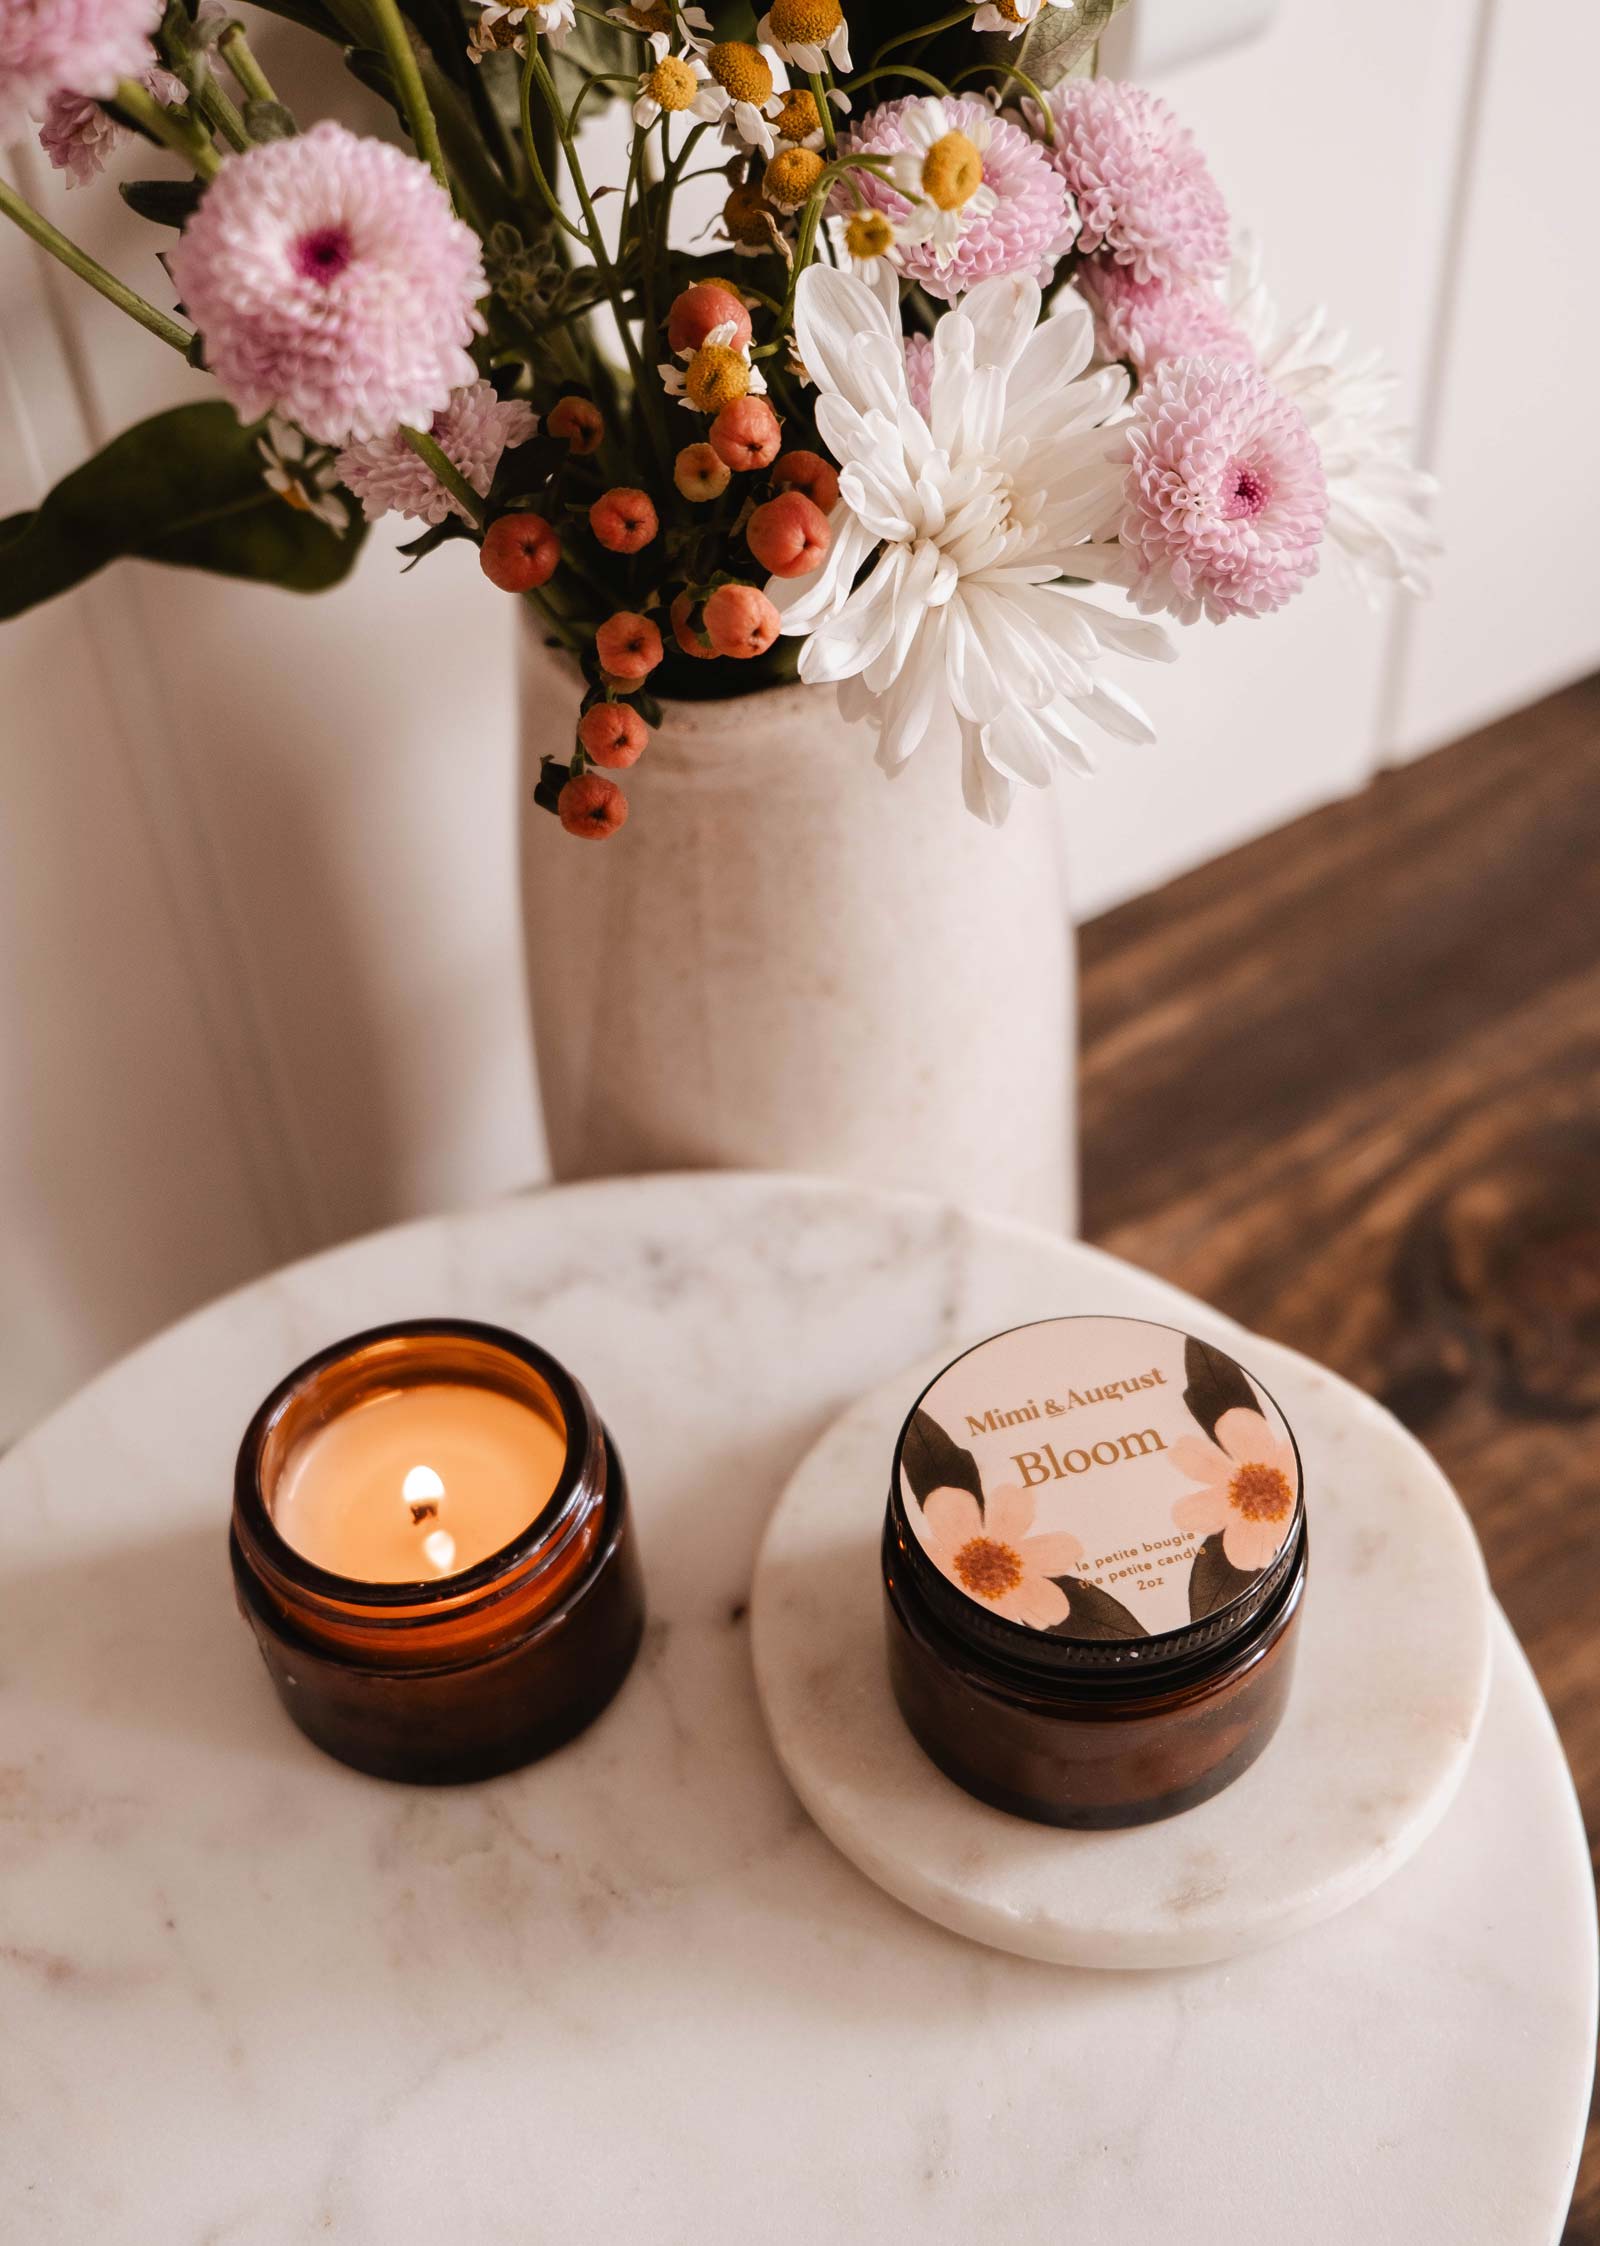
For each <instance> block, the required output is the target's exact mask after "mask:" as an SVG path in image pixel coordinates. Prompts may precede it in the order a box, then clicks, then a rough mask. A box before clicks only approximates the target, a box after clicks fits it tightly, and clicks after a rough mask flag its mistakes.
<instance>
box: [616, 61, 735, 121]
mask: <svg viewBox="0 0 1600 2246" xmlns="http://www.w3.org/2000/svg"><path fill="white" fill-rule="evenodd" d="M721 96H722V89H721V87H720V86H718V85H716V84H714V83H713V81H712V77H711V73H710V71H709V70H707V68H706V66H705V64H704V63H703V62H702V61H701V60H700V57H699V56H698V55H696V54H688V55H663V56H662V58H661V60H660V61H659V62H658V63H656V64H655V65H654V66H653V67H652V68H651V69H649V70H642V71H640V73H639V87H638V94H637V98H636V99H635V101H634V104H633V121H634V123H635V124H636V125H653V124H654V123H655V121H656V119H657V118H658V117H680V116H683V115H685V114H688V115H690V116H695V117H702V118H707V119H715V118H716V117H718V116H719V115H720V114H721V111H722V109H723V107H724V106H725V104H724V103H723V101H722V98H721Z"/></svg>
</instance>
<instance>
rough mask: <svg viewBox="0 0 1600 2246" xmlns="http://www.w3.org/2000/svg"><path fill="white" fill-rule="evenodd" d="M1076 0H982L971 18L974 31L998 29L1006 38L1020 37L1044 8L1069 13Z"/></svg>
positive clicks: (1035, 20) (1040, 14) (1041, 13)
mask: <svg viewBox="0 0 1600 2246" xmlns="http://www.w3.org/2000/svg"><path fill="white" fill-rule="evenodd" d="M1076 5H1077V0H984V5H983V6H982V7H981V8H980V9H979V10H978V12H977V14H976V15H975V16H974V17H973V19H972V28H973V30H974V31H999V32H1002V33H1004V35H1005V37H1006V38H1007V39H1020V38H1021V37H1022V34H1023V33H1024V32H1025V31H1026V30H1027V28H1028V26H1029V24H1030V23H1034V22H1037V20H1038V18H1039V17H1040V16H1042V15H1043V14H1044V12H1045V10H1046V8H1063V9H1065V10H1066V12H1067V13H1068V14H1069V15H1070V14H1071V13H1072V10H1073V8H1074V7H1075V6H1076Z"/></svg>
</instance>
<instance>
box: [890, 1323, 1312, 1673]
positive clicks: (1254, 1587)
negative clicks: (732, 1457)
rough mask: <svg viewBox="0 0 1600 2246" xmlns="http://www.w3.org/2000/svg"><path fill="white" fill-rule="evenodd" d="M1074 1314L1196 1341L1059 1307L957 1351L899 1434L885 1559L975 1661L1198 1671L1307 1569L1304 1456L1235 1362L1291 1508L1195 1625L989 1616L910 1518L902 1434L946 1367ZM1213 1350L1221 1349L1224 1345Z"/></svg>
mask: <svg viewBox="0 0 1600 2246" xmlns="http://www.w3.org/2000/svg"><path fill="white" fill-rule="evenodd" d="M1079 1319H1082V1320H1083V1321H1085V1322H1086V1323H1087V1322H1095V1323H1099V1322H1106V1323H1112V1322H1115V1323H1118V1324H1121V1325H1128V1326H1145V1327H1148V1328H1151V1329H1152V1330H1154V1331H1157V1332H1161V1333H1169V1334H1177V1335H1179V1336H1180V1337H1181V1338H1182V1339H1183V1340H1185V1341H1188V1340H1191V1339H1195V1340H1198V1339H1199V1338H1200V1337H1199V1336H1198V1335H1194V1336H1191V1335H1190V1333H1189V1332H1188V1329H1187V1328H1186V1327H1183V1326H1174V1325H1170V1324H1168V1323H1167V1322H1166V1321H1165V1320H1164V1319H1160V1318H1134V1317H1129V1316H1127V1315H1126V1314H1124V1313H1121V1312H1118V1311H1063V1312H1060V1313H1058V1314H1057V1315H1056V1316H1055V1317H1051V1318H1027V1319H1024V1320H1023V1321H1022V1322H1021V1323H1020V1324H1019V1325H1016V1326H1008V1327H1005V1328H1004V1329H1003V1330H1002V1331H1001V1332H1000V1333H997V1334H990V1335H987V1336H986V1337H985V1339H984V1340H982V1341H975V1342H974V1343H973V1344H972V1347H971V1348H970V1349H963V1350H959V1351H958V1352H957V1354H956V1355H955V1356H954V1357H952V1358H951V1359H950V1362H949V1364H947V1365H942V1366H941V1367H940V1368H939V1370H938V1372H936V1373H935V1374H934V1375H933V1378H932V1379H931V1380H929V1381H927V1382H926V1383H925V1384H924V1386H923V1388H922V1390H921V1393H920V1394H919V1395H918V1396H917V1398H916V1400H915V1401H914V1402H913V1404H912V1405H911V1408H910V1410H909V1411H908V1412H907V1413H906V1416H905V1419H904V1421H903V1423H902V1425H901V1429H900V1433H899V1435H898V1436H897V1437H896V1438H895V1446H894V1458H893V1461H892V1463H891V1465H890V1469H889V1511H888V1519H887V1522H886V1541H885V1547H884V1550H885V1556H886V1557H887V1555H888V1550H889V1543H890V1541H891V1540H892V1541H893V1543H894V1544H896V1545H897V1546H898V1547H899V1549H900V1550H901V1551H902V1552H903V1554H904V1557H905V1575H906V1578H907V1580H908V1582H909V1584H910V1585H912V1586H914V1587H915V1590H916V1594H917V1596H918V1598H919V1599H920V1600H921V1602H922V1604H923V1605H924V1606H925V1607H926V1608H927V1610H928V1611H929V1612H930V1613H931V1614H933V1615H934V1616H935V1617H936V1618H937V1620H938V1621H940V1622H941V1623H942V1624H943V1625H944V1627H945V1629H946V1630H947V1631H948V1632H949V1633H950V1635H951V1636H952V1637H953V1638H955V1639H957V1640H958V1641H959V1642H960V1643H961V1644H963V1645H965V1646H966V1647H967V1648H968V1650H969V1651H971V1652H973V1653H975V1654H977V1655H978V1656H979V1657H980V1658H994V1659H997V1660H999V1661H1001V1662H1003V1663H1004V1664H1006V1665H1007V1666H1009V1667H1010V1668H1012V1669H1014V1670H1020V1671H1024V1672H1026V1673H1027V1674H1029V1675H1032V1676H1035V1677H1059V1678H1063V1679H1065V1678H1069V1677H1085V1676H1096V1675H1106V1674H1108V1673H1114V1674H1116V1675H1118V1676H1119V1677H1121V1678H1123V1679H1124V1680H1131V1679H1132V1678H1134V1677H1135V1676H1139V1675H1148V1676H1157V1675H1159V1676H1160V1677H1161V1678H1162V1679H1163V1680H1164V1681H1170V1679H1171V1675H1172V1672H1173V1671H1174V1670H1177V1669H1187V1668H1191V1667H1201V1668H1203V1667H1205V1665H1206V1664H1207V1662H1208V1661H1218V1662H1220V1661H1222V1660H1223V1659H1224V1658H1225V1657H1226V1656H1227V1655H1228V1654H1231V1653H1233V1652H1234V1651H1235V1650H1236V1649H1237V1648H1238V1647H1239V1646H1240V1645H1241V1644H1242V1642H1243V1641H1244V1640H1245V1639H1246V1638H1247V1637H1248V1636H1249V1635H1250V1634H1251V1633H1252V1631H1253V1630H1254V1629H1255V1628H1256V1626H1257V1625H1258V1624H1263V1623H1266V1622H1270V1620H1271V1618H1272V1615H1273V1614H1274V1613H1275V1612H1276V1610H1277V1606H1278V1603H1279V1594H1280V1593H1281V1592H1283V1591H1284V1590H1285V1588H1286V1586H1288V1585H1289V1584H1291V1583H1292V1582H1293V1579H1294V1577H1295V1576H1296V1575H1297V1573H1298V1572H1299V1571H1300V1570H1301V1569H1302V1568H1303V1567H1304V1565H1305V1556H1306V1549H1307V1540H1306V1525H1305V1508H1306V1495H1305V1462H1304V1460H1303V1459H1302V1458H1301V1455H1300V1444H1299V1441H1298V1439H1297V1438H1296V1435H1295V1432H1294V1429H1293V1428H1292V1427H1291V1426H1290V1424H1289V1420H1288V1415H1287V1414H1286V1413H1285V1411H1284V1409H1283V1407H1282V1405H1281V1404H1280V1403H1279V1402H1278V1400H1277V1398H1276V1397H1275V1396H1274V1395H1273V1393H1272V1391H1271V1389H1269V1388H1268V1387H1267V1385H1266V1383H1265V1382H1264V1381H1263V1380H1260V1379H1258V1378H1257V1376H1256V1375H1255V1374H1254V1373H1253V1372H1251V1371H1250V1369H1249V1367H1248V1366H1247V1365H1242V1364H1241V1365H1239V1370H1240V1371H1241V1372H1242V1373H1244V1374H1245V1376H1246V1378H1247V1379H1248V1380H1249V1381H1250V1383H1251V1385H1252V1386H1253V1387H1255V1388H1258V1389H1259V1390H1260V1392H1261V1394H1262V1395H1263V1396H1265V1397H1266V1399H1267V1401H1268V1402H1269V1403H1270V1404H1271V1405H1272V1408H1273V1410H1274V1411H1275V1412H1276V1413H1277V1415H1278V1418H1279V1419H1280V1421H1281V1422H1282V1424H1283V1429H1284V1433H1285V1434H1286V1435H1287V1436H1288V1439H1289V1446H1290V1448H1291V1450H1292V1451H1293V1452H1294V1468H1295V1503H1294V1514H1293V1517H1292V1519H1291V1521H1290V1524H1289V1533H1288V1534H1287V1535H1286V1536H1285V1538H1284V1540H1283V1543H1282V1545H1281V1546H1280V1547H1279V1550H1278V1551H1277V1553H1276V1554H1275V1555H1274V1557H1273V1558H1272V1559H1271V1560H1270V1561H1269V1562H1268V1564H1267V1566H1266V1567H1265V1568H1263V1569H1262V1571H1261V1573H1260V1574H1259V1575H1257V1576H1255V1577H1254V1578H1253V1579H1252V1580H1251V1582H1250V1583H1249V1584H1248V1585H1247V1586H1246V1588H1245V1589H1244V1590H1242V1591H1241V1592H1240V1593H1239V1595H1238V1596H1237V1597H1236V1598H1234V1599H1231V1600H1230V1601H1229V1602H1228V1604H1227V1605H1226V1606H1225V1607H1219V1608H1218V1609H1217V1611H1216V1612H1215V1613H1214V1614H1208V1615H1203V1616H1202V1617H1201V1618H1200V1619H1199V1620H1198V1621H1195V1622H1188V1623H1185V1624H1183V1625H1182V1626H1181V1627H1180V1628H1178V1629H1176V1630H1162V1631H1159V1632H1157V1633H1155V1634H1154V1635H1153V1636H1149V1637H1143V1638H1074V1637H1072V1636H1071V1635H1070V1633H1067V1632H1062V1633H1061V1634H1059V1635H1058V1634H1057V1633H1055V1632H1053V1631H1048V1630H1034V1629H1030V1628H1029V1627H1028V1626H1027V1624H1025V1623H1021V1622H1012V1621H1010V1620H1009V1619H1008V1618H1007V1617H1006V1616H1004V1615H999V1614H990V1613H988V1612H986V1611H985V1610H984V1609H983V1608H981V1607H979V1606H977V1605H976V1604H975V1603H974V1602H973V1600H971V1599H970V1598H969V1597H968V1596H967V1594H966V1593H965V1592H964V1591H962V1590H960V1589H958V1587H957V1586H956V1585H955V1584H953V1583H952V1582H951V1581H950V1580H949V1578H948V1577H947V1576H946V1575H944V1574H943V1573H941V1571H940V1570H939V1569H938V1568H937V1567H936V1566H935V1565H934V1563H933V1561H932V1560H931V1559H930V1558H929V1556H928V1554H927V1552H926V1551H925V1550H924V1548H923V1544H922V1539H921V1538H920V1537H919V1536H918V1534H917V1532H916V1529H915V1527H914V1525H913V1524H912V1522H911V1520H910V1519H909V1517H908V1516H907V1512H906V1506H905V1494H904V1492H905V1477H904V1475H903V1473H902V1471H901V1461H902V1455H903V1452H904V1449H905V1440H906V1435H907V1432H908V1431H909V1429H910V1426H911V1423H912V1421H913V1420H914V1419H915V1417H916V1415H917V1413H918V1412H919V1411H920V1410H921V1408H922V1406H923V1404H924V1402H925V1401H926V1399H927V1397H928V1396H929V1394H930V1393H931V1392H932V1390H933V1389H935V1388H936V1387H937V1386H938V1385H939V1382H940V1381H941V1380H943V1379H944V1377H945V1375H946V1373H948V1372H949V1371H950V1370H951V1369H952V1367H953V1366H956V1365H959V1364H960V1363H961V1362H962V1361H963V1359H965V1358H967V1357H971V1356H973V1355H974V1354H975V1353H976V1352H977V1351H978V1350H980V1349H987V1348H989V1347H990V1346H991V1345H992V1344H993V1343H994V1342H997V1341H1003V1340H1004V1339H1005V1338H1006V1335H1007V1334H1013V1333H1026V1332H1028V1331H1029V1330H1030V1329H1031V1328H1033V1327H1035V1326H1069V1325H1072V1324H1074V1323H1075V1322H1076V1321H1078V1320H1079ZM1213 1346H1215V1347H1219V1348H1220V1347H1221V1345H1220V1344H1213ZM1223 1354H1224V1355H1226V1356H1230V1357H1231V1356H1232V1354H1233V1353H1232V1351H1231V1350H1225V1351H1224V1352H1223ZM1234 1362H1235V1364H1238V1362H1239V1361H1238V1359H1237V1358H1234Z"/></svg>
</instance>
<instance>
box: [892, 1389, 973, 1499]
mask: <svg viewBox="0 0 1600 2246" xmlns="http://www.w3.org/2000/svg"><path fill="white" fill-rule="evenodd" d="M900 1465H901V1468H902V1470H903V1472H904V1474H905V1478H906V1480H907V1482H908V1483H909V1484H910V1485H911V1489H912V1492H913V1494H914V1496H915V1497H916V1500H917V1503H918V1504H919V1505H923V1504H925V1503H926V1502H927V1500H928V1498H929V1497H930V1496H931V1495H932V1493H933V1492H934V1491H935V1490H970V1491H971V1493H972V1495H973V1496H974V1497H975V1498H976V1499H977V1501H978V1504H979V1507H980V1508H981V1507H982V1505H983V1483H982V1482H981V1481H980V1480H979V1478H978V1463H977V1460H976V1459H975V1458H974V1457H973V1455H972V1453H971V1451H964V1450H963V1449H962V1448H961V1446H960V1444H959V1443H956V1442H953V1441H952V1440H951V1438H950V1437H949V1436H948V1435H947V1434H946V1433H945V1431H944V1429H943V1428H942V1427H941V1426H940V1425H939V1422H938V1421H937V1420H936V1419H932V1418H930V1417H929V1415H928V1413H926V1412H925V1411H923V1410H921V1409H920V1408H919V1409H918V1410H916V1411H914V1412H913V1413H912V1415H911V1425H910V1426H909V1427H908V1428H907V1429H906V1433H905V1440H904V1442H903V1443H902V1444H901V1446H900Z"/></svg>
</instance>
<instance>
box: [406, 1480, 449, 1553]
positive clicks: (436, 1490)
mask: <svg viewBox="0 0 1600 2246" xmlns="http://www.w3.org/2000/svg"><path fill="white" fill-rule="evenodd" d="M400 1494H401V1496H402V1497H403V1498H404V1499H405V1501H406V1503H407V1504H408V1505H409V1506H410V1508H411V1518H412V1520H413V1521H414V1522H415V1523H416V1524H417V1525H418V1526H419V1527H420V1526H421V1524H422V1523H423V1522H424V1521H431V1520H433V1519H434V1518H435V1517H436V1516H437V1514H438V1511H439V1500H440V1498H442V1497H443V1495H444V1484H443V1482H442V1481H441V1480H440V1479H439V1477H438V1475H437V1474H436V1473H435V1472H434V1470H433V1468H432V1467H431V1466H413V1467H412V1468H411V1470H410V1472H409V1473H408V1474H407V1475H406V1478H405V1480H404V1481H403V1482H402V1483H401V1485H400ZM452 1549H453V1547H452Z"/></svg>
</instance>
